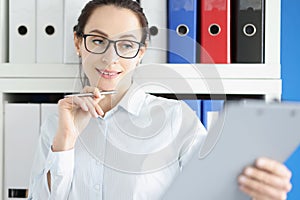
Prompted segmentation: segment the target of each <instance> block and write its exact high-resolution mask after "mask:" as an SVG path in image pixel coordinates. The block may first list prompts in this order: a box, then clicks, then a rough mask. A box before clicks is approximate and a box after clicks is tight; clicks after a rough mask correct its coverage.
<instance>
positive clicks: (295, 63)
mask: <svg viewBox="0 0 300 200" xmlns="http://www.w3.org/2000/svg"><path fill="white" fill-rule="evenodd" d="M271 1H272V0H271ZM281 4H282V5H281V12H282V15H281V19H282V22H281V26H282V31H281V73H282V74H281V75H282V81H283V82H282V87H283V89H282V100H283V101H284V100H288V101H300V89H299V87H300V20H299V18H300V1H299V0H281ZM299 199H300V198H299Z"/></svg>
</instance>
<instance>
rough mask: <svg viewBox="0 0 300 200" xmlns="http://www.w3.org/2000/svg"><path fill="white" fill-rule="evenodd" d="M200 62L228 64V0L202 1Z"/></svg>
mask: <svg viewBox="0 0 300 200" xmlns="http://www.w3.org/2000/svg"><path fill="white" fill-rule="evenodd" d="M200 15H201V16H200V44H201V50H200V62H201V63H230V62H231V60H230V57H231V56H230V0H202V1H201V8H200Z"/></svg>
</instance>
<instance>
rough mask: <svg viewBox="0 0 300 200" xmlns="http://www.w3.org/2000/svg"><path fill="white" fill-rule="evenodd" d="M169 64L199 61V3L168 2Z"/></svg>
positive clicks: (179, 0) (192, 0)
mask: <svg viewBox="0 0 300 200" xmlns="http://www.w3.org/2000/svg"><path fill="white" fill-rule="evenodd" d="M168 29H169V30H168V32H169V33H168V35H169V37H168V38H169V40H168V42H169V44H168V47H169V49H168V50H169V52H168V62H169V63H196V61H197V39H196V38H197V1H196V0H189V1H186V0H168Z"/></svg>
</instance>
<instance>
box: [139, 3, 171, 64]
mask: <svg viewBox="0 0 300 200" xmlns="http://www.w3.org/2000/svg"><path fill="white" fill-rule="evenodd" d="M141 6H142V8H143V10H144V13H145V15H146V17H147V19H148V24H149V32H150V41H149V44H148V49H147V52H146V54H145V55H144V57H143V60H142V63H166V62H167V48H168V46H167V41H168V40H167V36H168V32H167V1H166V0H164V1H161V0H152V1H149V0H141Z"/></svg>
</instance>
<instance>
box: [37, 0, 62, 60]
mask: <svg viewBox="0 0 300 200" xmlns="http://www.w3.org/2000/svg"><path fill="white" fill-rule="evenodd" d="M36 4H37V12H36V16H37V17H36V24H37V34H36V40H37V48H36V55H37V57H36V59H37V63H62V62H63V11H64V9H63V8H64V2H63V1H62V0H51V1H45V0H37V1H36Z"/></svg>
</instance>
